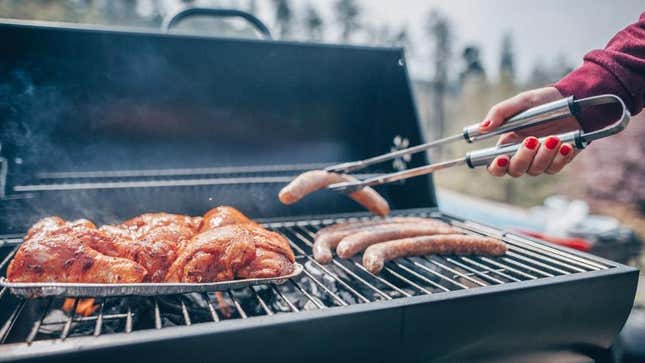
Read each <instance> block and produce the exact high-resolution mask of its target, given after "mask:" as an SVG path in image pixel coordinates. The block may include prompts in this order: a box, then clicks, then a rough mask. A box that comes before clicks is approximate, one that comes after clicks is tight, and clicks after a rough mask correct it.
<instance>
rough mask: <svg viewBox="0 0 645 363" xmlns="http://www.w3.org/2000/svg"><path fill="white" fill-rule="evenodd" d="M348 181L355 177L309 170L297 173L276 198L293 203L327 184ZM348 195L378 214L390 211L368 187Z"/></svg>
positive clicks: (285, 202)
mask: <svg viewBox="0 0 645 363" xmlns="http://www.w3.org/2000/svg"><path fill="white" fill-rule="evenodd" d="M350 181H356V178H354V177H352V176H349V175H342V174H336V173H330V172H327V171H324V170H311V171H307V172H305V173H302V174H300V175H298V176H297V177H296V178H295V179H293V180H292V181H291V183H289V184H287V186H285V187H284V188H282V190H280V193H279V194H278V198H279V199H280V201H281V202H282V203H284V204H293V203H295V202H297V201H299V200H300V199H302V198H303V197H304V196H306V195H307V194H310V193H313V192H315V191H317V190H320V189H323V188H325V187H327V186H328V185H331V184H336V183H341V182H350ZM349 197H350V198H352V199H354V200H355V201H356V202H357V203H358V204H360V205H362V206H363V207H365V208H366V209H367V210H369V211H370V212H372V213H374V214H376V215H378V216H386V215H387V214H388V213H390V206H389V205H388V203H387V201H386V200H385V199H384V198H383V197H382V196H381V195H380V194H378V193H377V192H376V190H374V189H372V188H370V187H365V188H363V189H361V190H358V191H355V192H353V193H350V194H349Z"/></svg>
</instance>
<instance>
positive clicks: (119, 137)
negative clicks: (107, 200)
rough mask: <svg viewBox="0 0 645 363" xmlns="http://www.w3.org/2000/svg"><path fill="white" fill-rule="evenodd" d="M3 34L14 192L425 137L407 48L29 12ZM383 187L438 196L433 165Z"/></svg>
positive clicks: (415, 197) (294, 159) (1, 71)
mask: <svg viewBox="0 0 645 363" xmlns="http://www.w3.org/2000/svg"><path fill="white" fill-rule="evenodd" d="M0 34H1V36H2V39H3V42H4V46H3V47H2V48H1V49H0V92H1V95H2V99H3V102H2V104H3V106H2V107H3V108H4V110H3V114H4V116H2V118H3V121H2V123H3V126H2V129H1V131H0V133H1V134H0V137H1V139H0V140H1V142H2V151H1V152H2V156H3V157H5V158H6V159H7V160H8V162H9V176H8V185H7V188H8V189H7V192H8V194H12V193H15V192H16V189H15V188H13V187H15V186H20V185H28V184H34V183H38V182H39V181H38V179H39V178H38V176H39V175H42V173H50V172H69V171H110V170H141V169H146V170H147V169H174V168H204V167H229V166H233V167H239V166H263V167H266V166H272V165H284V164H312V163H334V162H339V161H347V160H356V159H359V158H365V157H367V156H371V155H375V154H379V153H383V152H387V151H389V150H390V148H391V147H394V146H395V138H397V137H401V138H402V139H403V140H404V141H405V140H407V142H409V143H410V144H417V143H420V142H422V140H421V139H422V136H421V128H420V125H419V121H418V118H417V114H416V110H415V105H414V101H413V98H412V93H411V89H410V84H409V80H408V76H407V71H406V66H405V60H404V54H403V51H402V50H401V49H390V48H368V47H353V46H334V45H322V44H307V43H294V42H280V41H259V40H258V41H255V40H234V39H221V38H211V37H198V36H189V35H166V34H158V33H152V32H144V31H140V30H137V31H133V30H130V29H128V30H127V31H124V30H116V29H109V28H100V29H96V28H92V29H90V28H81V27H78V26H71V25H65V26H61V25H60V24H57V26H45V25H42V24H39V25H34V24H30V23H24V22H11V23H8V22H5V23H2V24H0ZM425 162H426V160H425V157H423V156H416V157H414V158H413V159H412V160H411V162H409V163H408V164H407V166H408V167H412V166H417V165H421V164H422V163H425ZM391 168H392V165H385V168H384V170H388V169H389V170H391ZM382 191H383V192H384V193H385V194H386V195H387V196H388V197H389V198H388V199H390V200H391V201H392V200H394V201H396V202H395V204H397V205H395V207H399V208H413V207H428V206H434V205H435V204H436V203H435V199H434V194H433V192H432V182H431V179H430V178H417V179H415V180H410V181H408V182H407V183H406V186H405V188H402V187H401V186H391V187H386V188H384V189H383V190H382ZM239 198H244V196H242V195H240V196H239ZM309 212H311V211H310V210H309Z"/></svg>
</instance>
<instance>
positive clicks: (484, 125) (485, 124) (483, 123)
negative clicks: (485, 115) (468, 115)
mask: <svg viewBox="0 0 645 363" xmlns="http://www.w3.org/2000/svg"><path fill="white" fill-rule="evenodd" d="M490 123H491V122H490V120H486V121H484V122H482V123H481V125H480V126H481V127H488V126H490Z"/></svg>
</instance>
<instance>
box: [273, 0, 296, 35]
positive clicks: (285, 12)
mask: <svg viewBox="0 0 645 363" xmlns="http://www.w3.org/2000/svg"><path fill="white" fill-rule="evenodd" d="M274 4H275V23H276V26H277V27H278V34H279V36H280V39H285V38H287V37H288V36H289V34H291V25H292V24H291V23H292V21H293V12H292V11H291V6H290V5H289V0H274Z"/></svg>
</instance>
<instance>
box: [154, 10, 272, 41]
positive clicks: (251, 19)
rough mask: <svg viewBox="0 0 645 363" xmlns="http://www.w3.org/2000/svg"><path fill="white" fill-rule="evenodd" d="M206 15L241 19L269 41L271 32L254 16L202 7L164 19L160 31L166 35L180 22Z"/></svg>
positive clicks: (181, 11) (237, 11)
mask: <svg viewBox="0 0 645 363" xmlns="http://www.w3.org/2000/svg"><path fill="white" fill-rule="evenodd" d="M200 15H207V16H212V17H217V18H242V19H244V20H246V21H247V22H248V23H249V24H250V25H251V26H252V27H253V28H255V30H257V31H258V32H259V33H260V34H262V36H263V37H264V39H267V40H271V39H272V37H271V31H270V30H269V28H268V27H267V26H266V25H265V24H264V23H263V22H262V20H260V19H258V18H257V17H256V16H255V15H253V14H251V13H247V12H246V11H242V10H237V9H215V8H202V7H187V8H183V9H180V10H179V11H177V12H175V13H173V14H170V15H168V16H167V17H165V18H164V20H163V23H162V24H161V30H162V31H163V32H164V33H168V32H169V31H170V29H171V28H172V27H173V26H175V25H177V24H178V23H179V22H181V21H182V20H185V19H186V18H189V17H191V16H200Z"/></svg>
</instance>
